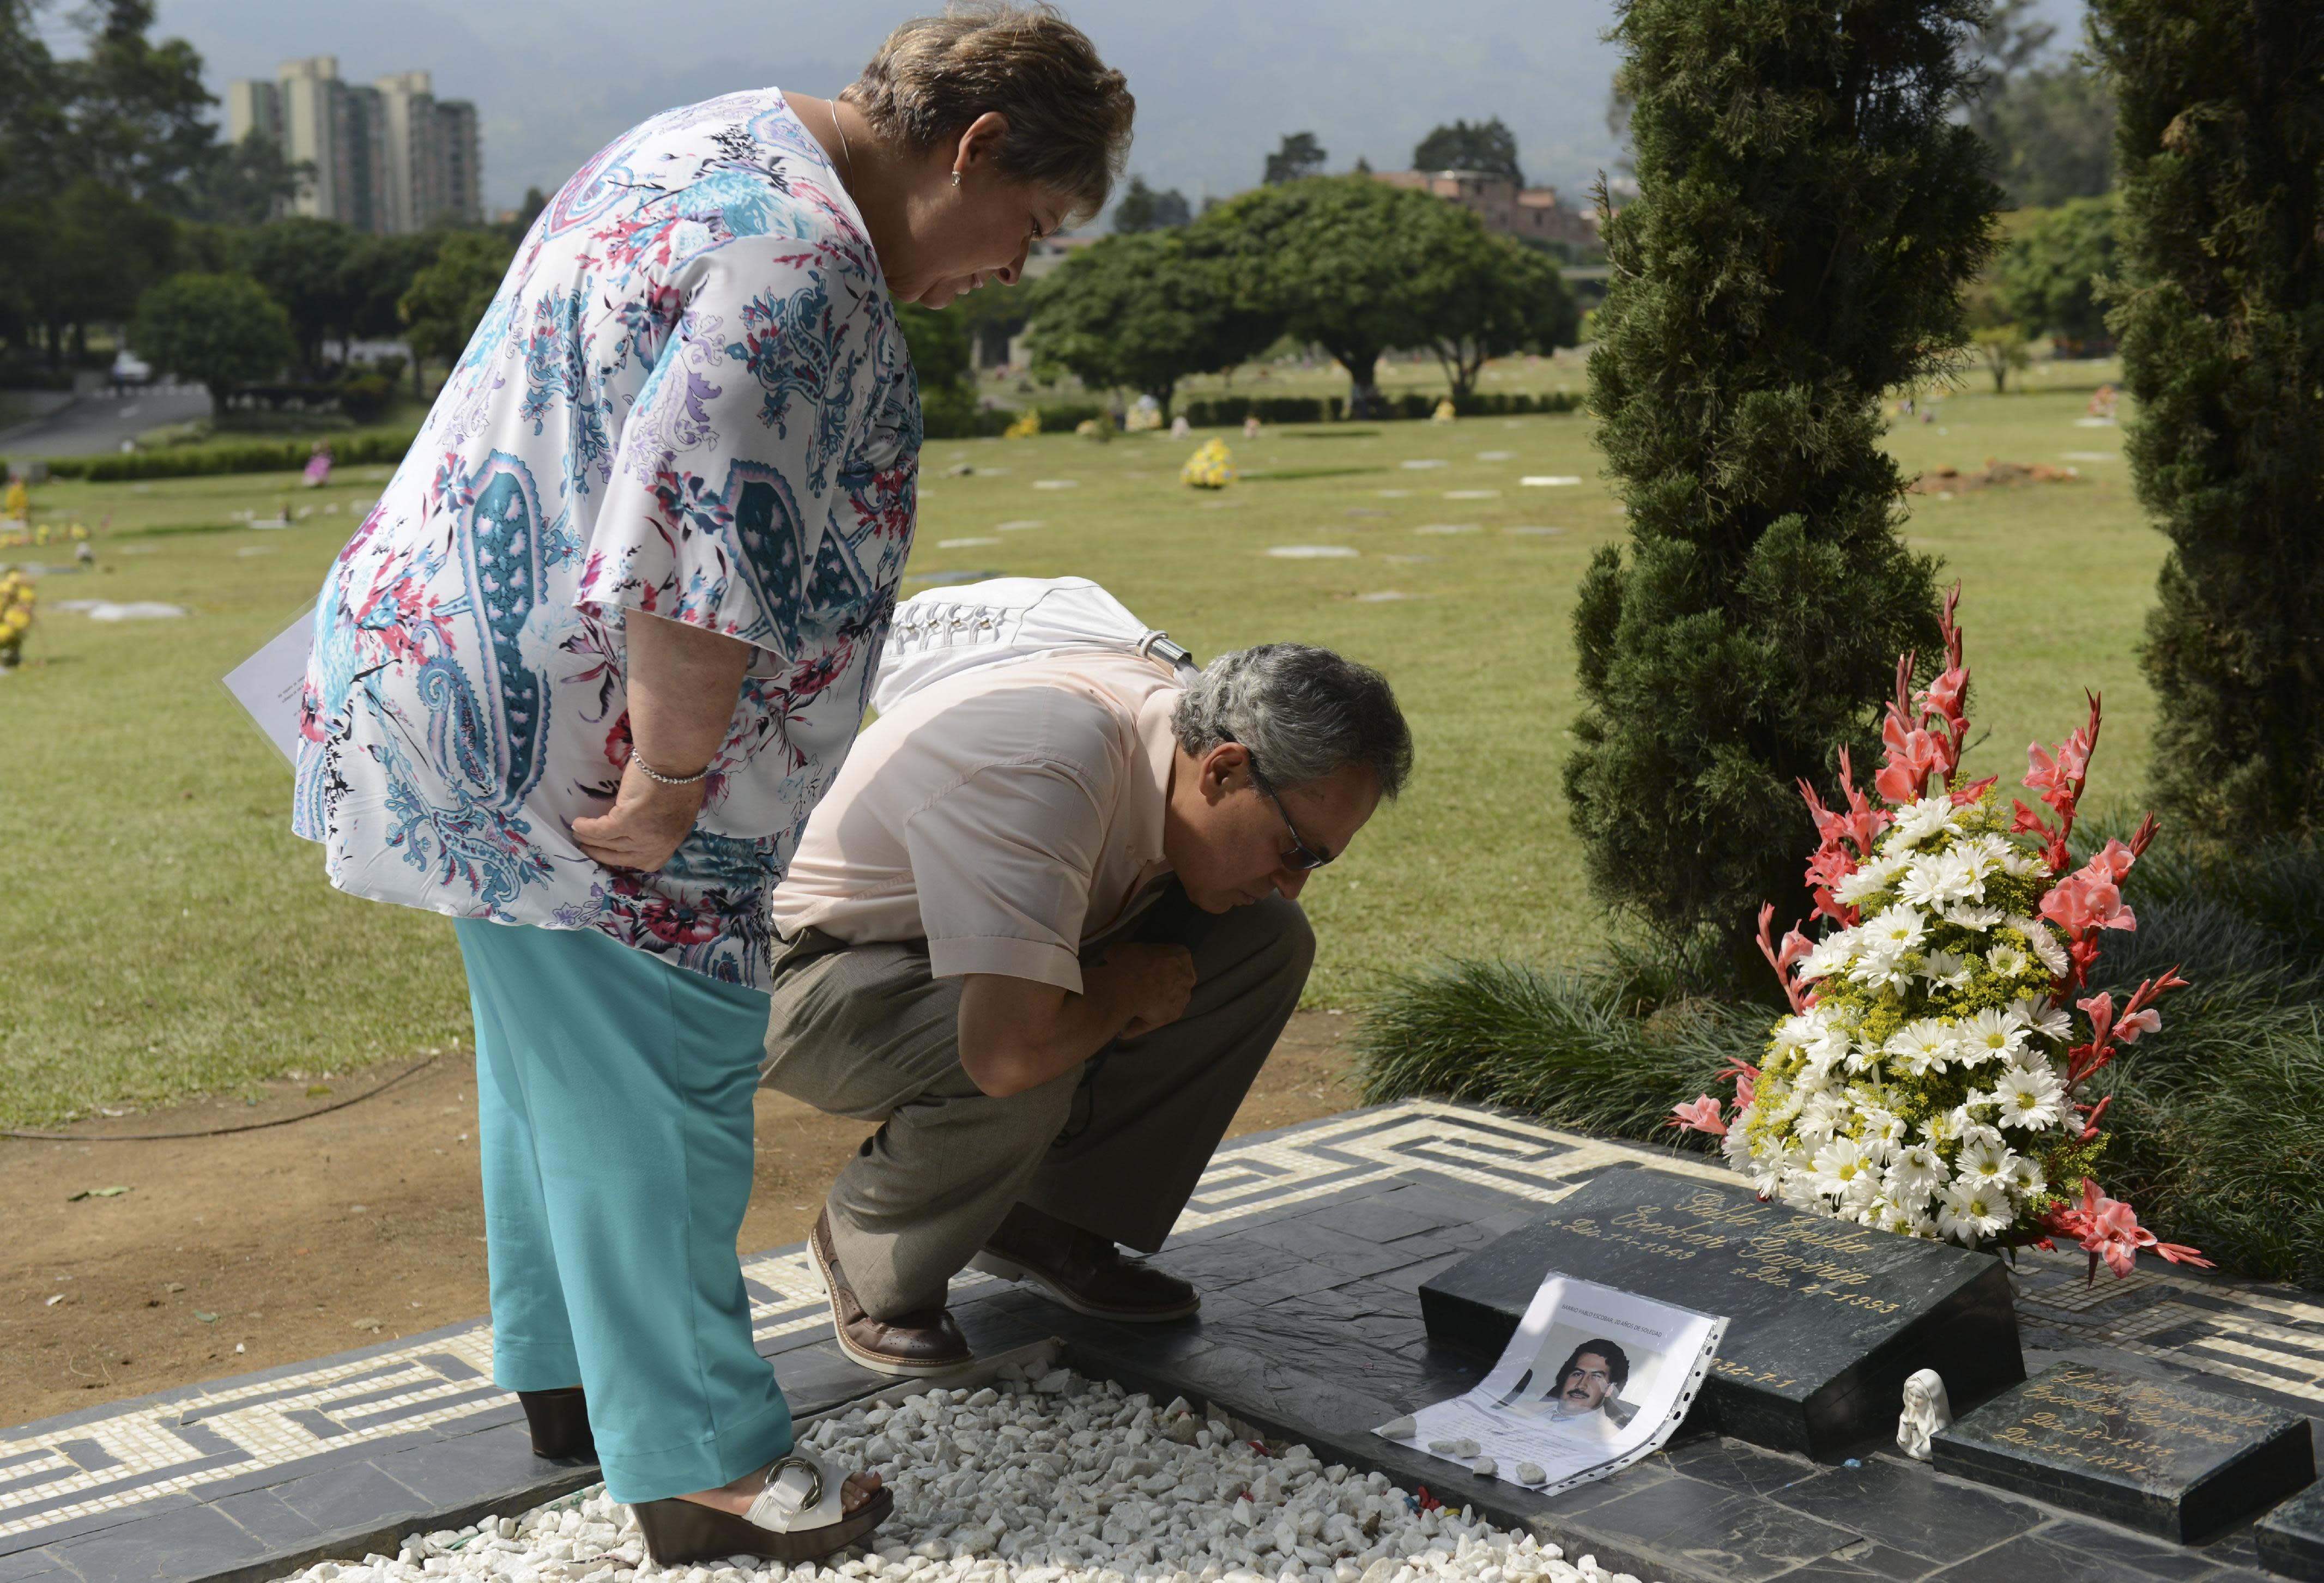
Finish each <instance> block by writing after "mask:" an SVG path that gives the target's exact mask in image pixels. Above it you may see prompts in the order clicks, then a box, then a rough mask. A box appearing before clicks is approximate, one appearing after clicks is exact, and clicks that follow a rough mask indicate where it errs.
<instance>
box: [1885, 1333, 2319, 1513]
mask: <svg viewBox="0 0 2324 1583" xmlns="http://www.w3.org/2000/svg"><path fill="white" fill-rule="evenodd" d="M1931 1449H1932V1450H1933V1451H1934V1452H1935V1455H1936V1465H1937V1469H1938V1471H1940V1472H1942V1473H1953V1474H1958V1475H1960V1477H1963V1478H1974V1479H1976V1480H1978V1482H1979V1483H1981V1484H1989V1485H1992V1486H1995V1487H1996V1488H1997V1489H2006V1490H2009V1491H2011V1492H2013V1493H2015V1494H2017V1495H2028V1496H2036V1497H2038V1498H2040V1499H2043V1500H2047V1501H2052V1502H2055V1503H2056V1504H2058V1505H2065V1506H2073V1507H2078V1508H2080V1509H2081V1510H2083V1511H2086V1512H2088V1513H2089V1514H2091V1515H2093V1516H2097V1517H2104V1518H2106V1519H2107V1520H2109V1521H2111V1522H2116V1523H2122V1524H2124V1525H2125V1526H2126V1527H2130V1528H2136V1529H2140V1530H2142V1531H2143V1532H2148V1533H2153V1534H2155V1535H2158V1536H2159V1537H2161V1538H2163V1539H2171V1540H2176V1541H2178V1542H2181V1543H2182V1544H2183V1543H2186V1542H2189V1541H2190V1540H2196V1539H2200V1538H2203V1537H2205V1536H2206V1535H2208V1534H2209V1533H2211V1532H2215V1531H2217V1530H2218V1529H2219V1528H2221V1527H2223V1526H2225V1525H2226V1524H2227V1523H2232V1522H2234V1521H2235V1520H2236V1518H2238V1517H2243V1516H2248V1515H2249V1514H2252V1513H2254V1512H2257V1511H2261V1510H2264V1508H2266V1507H2267V1506H2268V1505H2271V1504H2272V1503H2273V1502H2275V1501H2279V1500H2282V1498H2283V1497H2284V1496H2287V1495H2290V1494H2292V1492H2293V1491H2294V1490H2297V1489H2300V1488H2301V1487H2302V1486H2306V1485H2308V1484H2310V1482H2311V1481H2312V1480H2313V1479H2314V1478H2315V1477H2316V1454H2315V1449H2314V1446H2313V1443H2312V1440H2311V1438H2310V1429H2309V1425H2308V1421H2307V1420H2306V1419H2305V1418H2302V1417H2301V1416H2299V1415H2298V1414H2296V1413H2287V1412H2284V1411H2283V1410H2282V1409H2281V1408H2277V1407H2270V1406H2267V1405H2264V1404H2261V1403H2257V1402H2246V1401H2243V1400H2241V1399H2239V1398H2237V1397H2235V1396H2225V1395H2221V1394H2218V1393H2217V1392H2213V1391H2205V1390H2199V1389H2197V1388H2196V1387H2195V1386H2192V1385H2181V1384H2180V1383H2179V1382H2177V1381H2176V1380H2166V1379H2147V1378H2144V1377H2141V1376H2137V1375H2131V1374H2124V1373H2120V1372H2118V1371H2116V1370H2114V1369H2108V1368H2094V1367H2091V1366H2089V1365H2088V1364H2083V1363H2055V1364H2052V1365H2051V1366H2050V1367H2048V1368H2045V1369H2043V1371H2042V1372H2041V1373H2040V1374H2038V1375H2035V1376H2033V1378H2032V1379H2030V1380H2027V1381H2025V1382H2024V1383H2023V1384H2022V1385H2015V1386H2014V1387H2012V1388H2011V1389H2009V1390H2007V1391H2005V1392H2003V1393H2002V1394H2000V1395H1998V1396H1997V1397H1995V1398H1994V1399H1993V1400H1992V1401H1990V1402H1988V1403H1987V1404H1985V1405H1984V1406H1982V1407H1980V1408H1978V1410H1977V1411H1976V1412H1974V1413H1969V1414H1967V1415H1966V1416H1964V1417H1962V1418H1960V1420H1958V1421H1957V1422H1954V1423H1953V1425H1952V1426H1951V1427H1950V1428H1949V1429H1946V1430H1944V1431H1942V1432H1941V1433H1939V1434H1938V1435H1937V1436H1936V1437H1935V1439H1934V1440H1932V1441H1931Z"/></svg>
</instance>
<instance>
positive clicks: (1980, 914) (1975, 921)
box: [1944, 901, 2004, 929]
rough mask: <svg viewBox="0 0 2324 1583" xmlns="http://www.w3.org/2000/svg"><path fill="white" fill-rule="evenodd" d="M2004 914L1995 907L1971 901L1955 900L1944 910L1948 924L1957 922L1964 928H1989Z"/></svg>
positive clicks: (1999, 920)
mask: <svg viewBox="0 0 2324 1583" xmlns="http://www.w3.org/2000/svg"><path fill="white" fill-rule="evenodd" d="M2003 916H2004V914H2003V913H2002V910H2001V909H2000V908H1999V907H1979V906H1978V905H1976V904H1975V903H1972V902H1966V901H1957V902H1954V903H1953V904H1951V905H1950V907H1946V908H1945V910H1944V920H1945V922H1946V923H1948V924H1958V925H1960V926H1961V927H1962V928H1964V929H1990V928H1992V927H1993V926H1994V925H1996V924H1998V923H1999V922H2001V920H2002V918H2003Z"/></svg>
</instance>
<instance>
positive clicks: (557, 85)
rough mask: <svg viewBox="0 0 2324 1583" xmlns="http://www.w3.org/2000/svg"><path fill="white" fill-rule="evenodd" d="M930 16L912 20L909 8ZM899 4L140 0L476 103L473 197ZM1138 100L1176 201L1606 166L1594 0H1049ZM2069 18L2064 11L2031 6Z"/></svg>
mask: <svg viewBox="0 0 2324 1583" xmlns="http://www.w3.org/2000/svg"><path fill="white" fill-rule="evenodd" d="M927 8H929V9H933V8H934V7H933V5H929V6H927ZM918 9H921V5H916V4H915V0H892V3H891V4H880V3H878V0H835V3H830V4H825V5H812V6H810V5H798V4H795V3H792V0H654V3H652V4H648V5H640V4H637V3H636V0H468V3H467V4H459V3H457V0H161V6H160V13H161V14H160V24H159V27H158V29H157V31H158V32H160V33H161V34H163V35H165V36H166V35H173V34H174V35H179V36H182V37H184V38H186V39H188V40H190V41H192V43H193V44H194V46H195V47H196V48H197V49H198V50H199V51H201V52H202V55H203V57H204V58H205V60H207V61H208V67H209V78H210V87H211V90H212V91H213V92H215V93H218V94H219V95H220V96H221V97H223V95H224V88H225V84H226V80H227V79H228V78H237V77H268V78H271V77H272V76H273V75H274V68H275V64H276V63H277V62H278V61H281V60H286V59H290V58H292V57H299V56H307V55H327V54H332V55H337V57H338V58H339V70H340V74H341V75H342V76H344V77H348V78H354V79H355V80H357V81H369V80H370V79H371V78H375V77H378V76H381V75H383V74H384V73H387V72H390V71H401V70H404V69H410V68H415V67H416V68H422V69H427V70H429V71H432V72H433V73H434V74H435V79H436V91H437V93H438V94H439V95H441V96H444V97H455V98H467V99H473V100H475V104H476V107H477V110H478V113H479V115H480V117H481V119H482V122H483V126H484V202H485V205H486V207H488V208H494V209H497V208H503V207H513V206H514V205H515V204H516V203H517V202H518V200H519V199H520V198H521V197H522V195H523V193H524V189H526V188H527V187H529V186H539V187H541V188H544V189H554V188H555V187H557V186H558V184H559V183H560V182H562V181H563V180H564V179H565V178H566V177H567V176H568V175H570V174H571V173H572V172H573V170H575V169H576V168H577V167H578V166H579V165H580V163H581V162H582V161H584V160H586V159H587V158H588V156H589V155H590V154H591V153H593V152H595V151H596V150H597V149H598V148H599V147H601V146H602V145H603V144H604V143H606V142H607V141H608V140H610V139H611V138H612V137H613V135H614V134H616V133H620V132H622V130H624V129H625V128H627V127H628V126H630V125H632V124H634V123H636V122H637V121H639V120H641V119H642V118H644V117H645V116H647V115H651V114H652V113H654V112H655V111H657V110H661V109H665V108H667V107H669V106H672V105H679V104H686V103H690V102H692V101H694V100H696V99H703V98H708V97H712V96H713V95H715V94H720V93H724V92H728V91H730V90H732V89H734V88H738V87H756V86H761V85H764V84H770V83H771V84H775V85H778V86H780V87H791V88H797V89H799V90H801V91H803V92H807V93H813V94H827V93H829V92H831V91H833V90H834V89H835V88H837V87H841V86H843V85H844V84H845V83H847V82H848V81H850V80H852V79H853V77H854V75H855V72H856V69H858V68H859V67H861V66H862V63H863V61H864V60H865V59H866V58H867V57H868V56H869V55H870V54H871V51H872V49H873V48H874V47H875V46H876V45H877V44H878V43H879V41H880V39H881V36H882V35H883V34H884V33H885V32H886V31H887V29H888V28H889V27H890V26H891V25H892V24H893V23H895V22H896V21H898V20H899V19H900V18H902V17H903V16H905V15H908V14H913V13H914V12H916V11H917V10H918ZM1065 9H1066V12H1067V14H1069V15H1070V16H1071V17H1072V18H1073V20H1074V22H1075V23H1079V24H1080V25H1081V26H1082V27H1084V29H1086V30H1087V31H1088V32H1089V33H1090V35H1091V36H1092V37H1093V38H1094V39H1095V40H1096V41H1097V43H1098V47H1099V49H1100V50H1101V51H1102V52H1103V53H1104V55H1105V57H1106V59H1107V60H1108V61H1109V62H1110V63H1111V64H1112V65H1114V66H1116V67H1118V68H1120V69H1121V70H1122V71H1124V72H1126V73H1127V74H1128V75H1129V78H1130V90H1131V91H1132V92H1133V93H1135V94H1136V95H1137V96H1138V101H1139V115H1138V142H1137V146H1136V148H1135V149H1134V151H1133V152H1132V153H1131V156H1130V168H1131V169H1132V170H1136V171H1139V172H1140V173H1142V174H1143V175H1144V176H1145V177H1146V179H1148V181H1151V182H1153V183H1155V184H1156V185H1157V186H1161V187H1177V188H1180V189H1184V190H1185V193H1186V194H1187V196H1188V197H1190V198H1194V197H1196V196H1198V195H1199V194H1200V193H1201V192H1202V191H1203V190H1205V189H1207V190H1208V191H1211V192H1214V193H1226V192H1233V191H1238V190H1240V189H1243V188H1246V187H1250V186H1252V185H1254V184H1256V183H1257V181H1258V179H1259V170H1260V166H1261V163H1262V161H1264V159H1265V156H1266V154H1267V152H1268V151H1269V150H1271V149H1273V148H1274V147H1275V146H1276V143H1277V140H1278V139H1279V138H1280V137H1281V136H1282V135H1283V134H1284V133H1288V132H1302V131H1308V132H1313V133H1315V134H1316V135H1317V137H1318V138H1319V139H1321V140H1322V142H1323V146H1324V148H1325V149H1327V150H1328V151H1330V153H1331V156H1332V166H1333V169H1335V170H1337V169H1344V168H1346V167H1347V166H1349V165H1351V164H1353V163H1354V161H1355V159H1356V156H1357V155H1359V154H1361V155H1363V156H1364V157H1365V158H1367V159H1369V161H1371V162H1372V164H1373V165H1374V166H1376V167H1378V168H1380V169H1384V170H1385V169H1400V168H1402V167H1404V166H1406V165H1407V164H1409V163H1410V161H1411V155H1412V145H1413V144H1414V143H1416V141H1418V140H1419V138H1420V137H1421V136H1423V135H1424V134H1425V133H1426V132H1427V131H1428V129H1429V128H1430V127H1432V126H1434V125H1435V124H1437V123H1439V122H1441V121H1449V120H1451V119H1452V118H1453V117H1455V116H1465V117H1468V118H1470V119H1472V120H1474V119H1480V118H1482V117H1485V116H1489V115H1499V116H1500V117H1501V119H1502V120H1504V121H1506V122H1507V123H1508V125H1509V126H1510V128H1511V129H1512V130H1513V131H1514V132H1515V133H1517V147H1518V151H1519V157H1520V159H1521V161H1522V162H1523V164H1524V167H1525V171H1526V176H1527V178H1528V179H1532V180H1535V181H1541V182H1546V183H1549V184H1552V185H1554V186H1556V187H1558V188H1559V189H1562V190H1564V191H1566V192H1568V193H1569V194H1570V195H1571V196H1572V198H1575V199H1577V200H1579V199H1581V198H1582V193H1583V189H1584V188H1585V187H1586V186H1587V184H1588V183H1589V182H1590V181H1591V179H1594V178H1595V176H1596V174H1597V172H1598V170H1600V167H1601V166H1604V165H1606V164H1608V163H1609V162H1610V161H1612V159H1613V158H1614V155H1615V152H1616V150H1615V147H1614V144H1613V142H1612V140H1611V139H1610V138H1609V136H1608V134H1607V132H1606V124H1605V111H1606V92H1607V85H1608V81H1609V78H1610V76H1611V74H1612V71H1613V67H1614V61H1615V51H1613V49H1612V48H1611V47H1610V46H1609V45H1607V44H1605V43H1603V42H1602V41H1600V33H1601V32H1603V31H1604V30H1605V29H1606V28H1607V27H1608V26H1609V24H1610V23H1611V22H1612V20H1613V10H1612V5H1611V3H1610V0H1602V3H1601V0H1429V3H1427V4H1425V5H1416V4H1414V3H1413V0H1065ZM2045 9H2054V10H2055V11H2056V13H2057V20H2059V21H2061V22H2063V23H2069V24H2070V23H2071V22H2072V18H2073V16H2074V14H2076V13H2078V12H2079V9H2080V0H2048V4H2047V5H2045Z"/></svg>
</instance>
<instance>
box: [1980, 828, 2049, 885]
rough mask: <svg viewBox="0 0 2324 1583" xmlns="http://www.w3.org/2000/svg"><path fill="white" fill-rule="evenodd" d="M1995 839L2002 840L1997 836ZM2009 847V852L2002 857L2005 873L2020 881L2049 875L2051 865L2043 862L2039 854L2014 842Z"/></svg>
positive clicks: (2002, 869) (2002, 866) (2002, 867)
mask: <svg viewBox="0 0 2324 1583" xmlns="http://www.w3.org/2000/svg"><path fill="white" fill-rule="evenodd" d="M1994 839H1995V840H1997V841H1998V840H2000V839H2001V838H2000V837H1998V836H1996V837H1995V838H1994ZM2008 845H2009V850H2008V851H2006V852H2004V853H2003V854H2002V855H2001V871H2002V872H2003V873H2005V874H2010V875H2014V876H2015V877H2016V878H2017V879H2041V878H2042V877H2043V876H2044V875H2046V874H2048V873H2049V871H2050V865H2049V864H2047V863H2045V862H2043V861H2042V859H2041V855H2040V854H2039V853H2036V852H2030V851H2026V850H2025V849H2024V847H2022V846H2019V845H2018V844H2017V843H2016V842H2014V841H2013V842H2009V843H2008Z"/></svg>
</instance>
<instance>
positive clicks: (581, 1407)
mask: <svg viewBox="0 0 2324 1583" xmlns="http://www.w3.org/2000/svg"><path fill="white" fill-rule="evenodd" d="M516 1399H517V1400H518V1401H519V1402H521V1403H522V1404H523V1405H524V1421H525V1422H526V1423H527V1424H529V1425H530V1427H531V1429H532V1454H533V1455H534V1456H536V1457H545V1458H547V1459H549V1460H550V1461H552V1462H556V1461H561V1460H563V1459H565V1458H567V1457H577V1458H579V1459H581V1460H583V1461H585V1462H594V1461H595V1460H596V1459H597V1442H596V1440H595V1437H594V1436H593V1435H592V1434H591V1433H590V1432H589V1404H588V1403H587V1402H586V1401H585V1400H584V1399H583V1398H582V1395H581V1387H580V1386H579V1385H567V1386H565V1387H564V1388H563V1389H561V1390H555V1391H519V1392H518V1393H517V1394H516Z"/></svg>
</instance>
